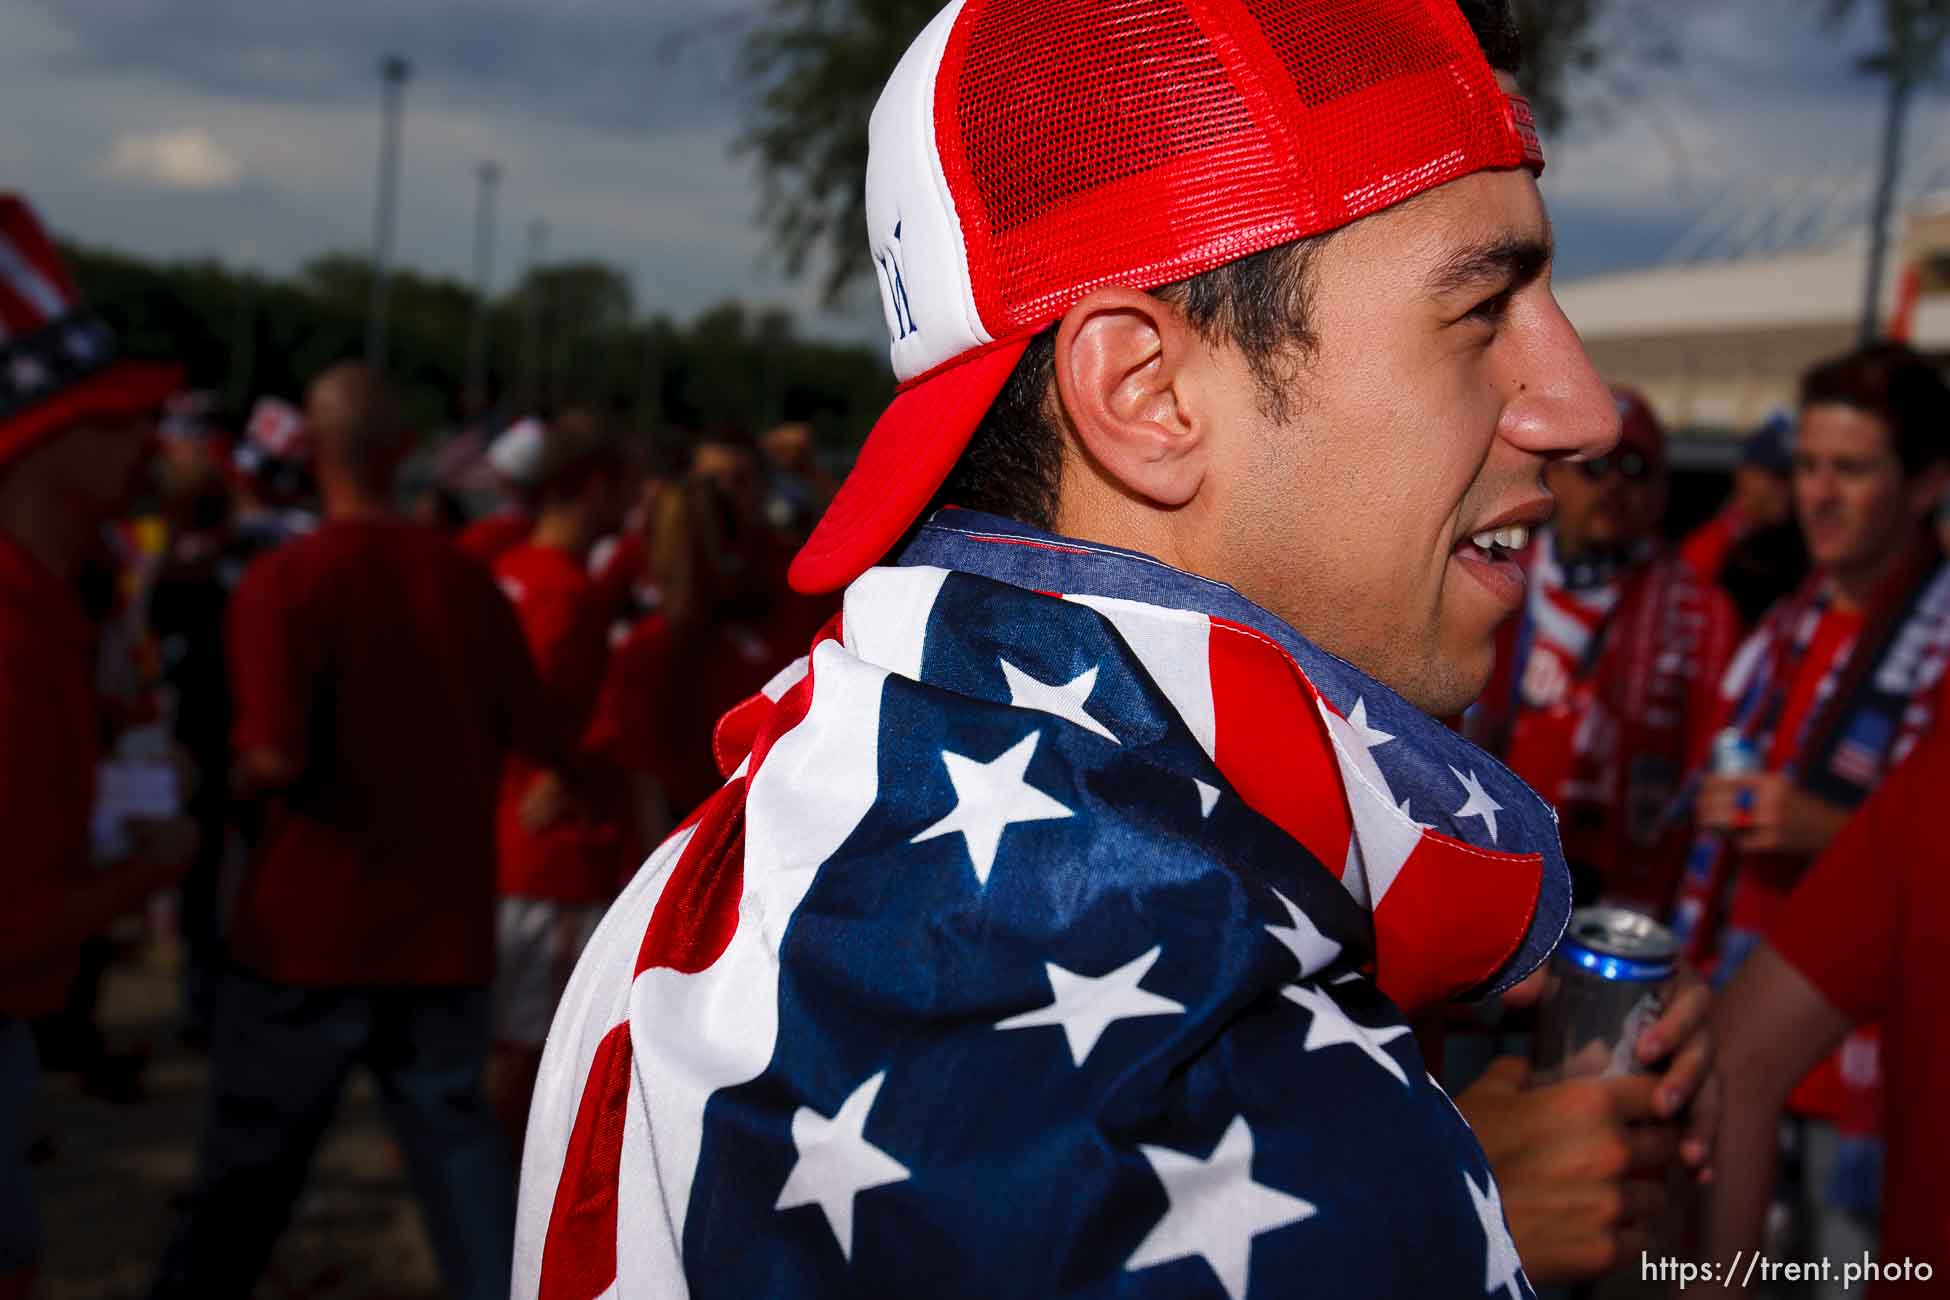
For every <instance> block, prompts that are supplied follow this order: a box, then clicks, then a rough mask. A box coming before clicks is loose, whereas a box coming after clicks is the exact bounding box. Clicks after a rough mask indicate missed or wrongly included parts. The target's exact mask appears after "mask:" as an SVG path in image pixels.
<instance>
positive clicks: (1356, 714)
mask: <svg viewBox="0 0 1950 1300" xmlns="http://www.w3.org/2000/svg"><path fill="white" fill-rule="evenodd" d="M1347 725H1348V729H1349V730H1350V731H1352V732H1353V733H1354V738H1355V739H1356V740H1358V741H1360V742H1361V748H1363V749H1373V748H1374V747H1375V746H1376V745H1385V744H1387V743H1388V742H1389V741H1391V740H1393V739H1394V737H1393V736H1391V735H1389V734H1388V733H1387V732H1385V731H1377V730H1376V729H1375V728H1373V727H1371V726H1369V725H1368V702H1367V701H1366V700H1365V699H1360V700H1356V701H1354V708H1353V709H1352V710H1351V711H1350V712H1349V713H1348V715H1347Z"/></svg>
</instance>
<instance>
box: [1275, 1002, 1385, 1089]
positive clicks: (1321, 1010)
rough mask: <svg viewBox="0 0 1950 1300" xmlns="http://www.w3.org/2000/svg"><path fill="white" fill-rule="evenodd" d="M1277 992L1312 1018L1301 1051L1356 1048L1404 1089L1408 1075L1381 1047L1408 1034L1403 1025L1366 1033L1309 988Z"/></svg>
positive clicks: (1362, 1027)
mask: <svg viewBox="0 0 1950 1300" xmlns="http://www.w3.org/2000/svg"><path fill="white" fill-rule="evenodd" d="M1280 992H1281V993H1282V994H1284V995H1285V996H1286V998H1287V1000H1288V1001H1290V1002H1297V1003H1299V1004H1300V1005H1301V1006H1303V1007H1305V1008H1306V1009H1307V1011H1308V1013H1309V1014H1311V1015H1312V1016H1313V1022H1312V1023H1311V1024H1309V1025H1308V1026H1307V1040H1306V1041H1305V1042H1304V1043H1302V1044H1301V1045H1300V1047H1301V1050H1302V1051H1307V1052H1318V1051H1320V1050H1321V1049H1322V1048H1325V1047H1339V1046H1340V1045H1342V1044H1343V1043H1345V1044H1347V1045H1348V1046H1350V1047H1358V1048H1360V1049H1361V1050H1362V1051H1363V1052H1366V1053H1367V1054H1368V1057H1369V1059H1370V1060H1372V1061H1373V1062H1374V1063H1375V1064H1376V1065H1379V1066H1380V1067H1381V1068H1382V1069H1384V1070H1386V1071H1388V1073H1390V1074H1392V1075H1394V1076H1395V1082H1397V1083H1399V1084H1401V1085H1402V1086H1403V1087H1404V1088H1406V1087H1407V1086H1408V1075H1407V1073H1406V1072H1404V1071H1403V1069H1402V1064H1401V1062H1400V1061H1397V1060H1396V1059H1395V1058H1394V1056H1393V1055H1392V1054H1391V1053H1389V1052H1387V1051H1386V1050H1384V1049H1383V1047H1382V1044H1383V1043H1392V1042H1393V1041H1395V1040H1396V1039H1397V1038H1400V1037H1401V1036H1402V1035H1403V1034H1406V1033H1407V1032H1408V1026H1407V1025H1394V1026H1392V1027H1390V1028H1387V1029H1370V1028H1368V1027H1367V1026H1366V1025H1362V1024H1357V1023H1356V1022H1355V1021H1354V1020H1352V1019H1351V1018H1350V1017H1349V1016H1348V1014H1347V1012H1345V1011H1343V1010H1341V1008H1340V1004H1339V1003H1337V1002H1335V1001H1334V999H1332V998H1330V997H1328V996H1327V995H1326V994H1325V993H1323V992H1321V991H1320V990H1319V989H1318V988H1315V987H1313V986H1312V985H1309V984H1289V985H1287V986H1286V987H1285V988H1283V989H1281V990H1280Z"/></svg>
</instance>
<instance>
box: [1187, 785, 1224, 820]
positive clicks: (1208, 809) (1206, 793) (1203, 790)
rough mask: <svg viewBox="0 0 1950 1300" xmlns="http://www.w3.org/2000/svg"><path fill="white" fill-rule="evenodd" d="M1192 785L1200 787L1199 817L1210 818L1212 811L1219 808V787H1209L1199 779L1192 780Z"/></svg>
mask: <svg viewBox="0 0 1950 1300" xmlns="http://www.w3.org/2000/svg"><path fill="white" fill-rule="evenodd" d="M1192 784H1193V785H1195V786H1197V787H1198V815H1199V816H1201V817H1210V816H1211V815H1212V810H1213V809H1214V808H1217V807H1218V806H1219V787H1218V786H1216V785H1207V784H1205V782H1203V781H1201V780H1199V779H1198V778H1197V777H1193V778H1192Z"/></svg>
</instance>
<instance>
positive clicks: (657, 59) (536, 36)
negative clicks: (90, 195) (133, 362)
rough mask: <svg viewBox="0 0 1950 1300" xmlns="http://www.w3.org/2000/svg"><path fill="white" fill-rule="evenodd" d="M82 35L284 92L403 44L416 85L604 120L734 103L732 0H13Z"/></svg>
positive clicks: (280, 95) (664, 118)
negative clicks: (462, 0) (435, 0)
mask: <svg viewBox="0 0 1950 1300" xmlns="http://www.w3.org/2000/svg"><path fill="white" fill-rule="evenodd" d="M19 2H20V3H21V4H22V5H23V7H26V8H32V9H36V10H38V11H40V12H41V13H42V14H43V15H44V16H45V17H46V18H48V19H50V20H52V21H53V22H55V23H56V24H58V25H59V26H60V27H62V28H63V29H65V30H66V31H67V32H68V33H69V34H70V35H71V36H72V37H73V38H74V40H75V49H74V52H73V53H71V54H70V55H68V56H67V57H68V58H70V59H72V60H74V61H75V62H77V63H78V64H80V65H81V66H82V67H84V68H86V69H87V70H90V71H113V72H117V73H124V74H128V73H144V74H148V75H151V76H159V77H162V78H166V79H170V80H175V81H178V82H180V83H182V84H184V85H186V86H189V87H192V88H195V89H198V90H202V91H204V92H208V93H216V94H221V95H226V96H233V97H238V98H245V99H260V98H261V99H266V100H272V101H275V102H280V103H287V104H290V103H315V104H339V103H346V102H363V101H365V100H368V99H370V98H371V96H372V93H373V85H374V80H375V68H376V65H377V61H378V59H379V58H380V57H381V56H382V55H384V54H388V53H398V54H402V55H404V56H405V57H407V58H408V59H410V60H411V61H412V62H413V64H414V67H415V72H416V79H415V85H414V90H413V93H414V94H415V95H416V96H426V97H428V98H429V99H430V100H431V101H433V102H444V103H450V104H454V105H483V106H496V105H498V106H499V107H500V109H501V110H502V111H505V112H508V113H510V114H515V115H520V116H542V117H551V118H566V119H569V120H573V121H576V122H580V123H583V124H586V125H589V126H594V127H600V128H603V129H606V130H620V131H632V130H644V129H660V128H668V127H672V126H684V125H688V124H691V123H695V122H698V121H702V120H711V119H716V118H721V117H724V116H726V115H727V114H728V113H731V112H734V111H735V107H736V105H737V103H738V95H737V93H736V81H735V79H736V75H737V69H738V45H739V37H740V35H741V33H742V32H743V31H744V29H745V19H746V15H747V14H748V13H749V12H750V11H751V9H752V8H753V6H752V5H749V4H745V3H740V2H737V0H702V2H688V3H679V2H678V0H657V2H653V3H643V0H562V2H561V3H537V2H536V0H528V2H527V3H515V2H514V0H483V2H480V3H469V4H453V3H445V4H426V3H402V2H401V0H336V2H335V3H329V4H321V3H288V2H287V0H19Z"/></svg>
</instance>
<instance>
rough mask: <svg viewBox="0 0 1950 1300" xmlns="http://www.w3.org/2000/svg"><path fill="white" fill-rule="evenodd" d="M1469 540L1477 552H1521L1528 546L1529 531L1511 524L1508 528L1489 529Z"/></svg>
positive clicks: (1520, 525) (1521, 526)
mask: <svg viewBox="0 0 1950 1300" xmlns="http://www.w3.org/2000/svg"><path fill="white" fill-rule="evenodd" d="M1469 540H1470V543H1471V544H1472V545H1473V546H1475V547H1476V549H1477V550H1479V551H1521V550H1522V549H1523V548H1524V547H1526V546H1528V545H1530V529H1528V528H1526V527H1525V526H1524V525H1522V524H1513V525H1511V526H1510V527H1508V528H1489V529H1485V530H1484V531H1482V532H1480V533H1477V534H1476V535H1475V536H1474V537H1471V538H1470V539H1469Z"/></svg>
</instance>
